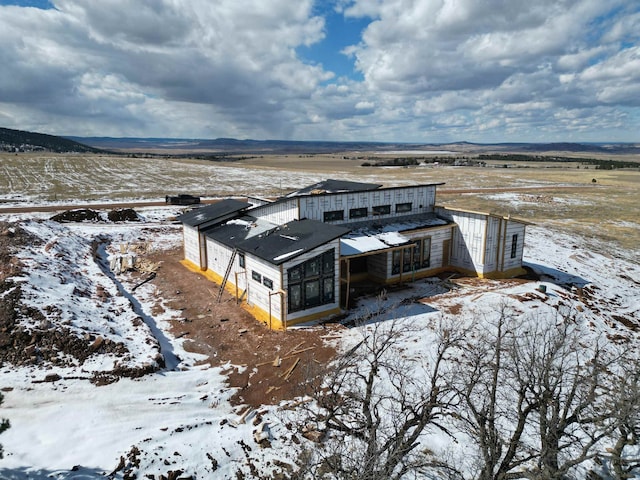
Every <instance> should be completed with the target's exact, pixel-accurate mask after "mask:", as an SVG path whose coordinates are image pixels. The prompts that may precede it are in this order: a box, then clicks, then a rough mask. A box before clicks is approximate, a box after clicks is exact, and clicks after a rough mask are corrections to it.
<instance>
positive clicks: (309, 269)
mask: <svg viewBox="0 0 640 480" xmlns="http://www.w3.org/2000/svg"><path fill="white" fill-rule="evenodd" d="M320 260H321V257H315V258H312V259H311V260H307V261H306V262H304V278H309V277H317V276H318V275H319V274H320V263H321V262H320Z"/></svg>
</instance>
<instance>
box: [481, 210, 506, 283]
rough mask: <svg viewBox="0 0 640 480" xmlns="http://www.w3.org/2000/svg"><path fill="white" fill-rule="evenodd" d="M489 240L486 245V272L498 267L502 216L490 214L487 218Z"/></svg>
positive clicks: (493, 270)
mask: <svg viewBox="0 0 640 480" xmlns="http://www.w3.org/2000/svg"><path fill="white" fill-rule="evenodd" d="M487 222H488V225H487V237H486V238H487V241H486V245H485V256H484V272H485V273H489V272H495V271H496V270H497V269H498V245H499V243H500V225H501V223H502V219H501V218H500V217H492V216H490V217H489V218H488V220H487Z"/></svg>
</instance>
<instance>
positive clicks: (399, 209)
mask: <svg viewBox="0 0 640 480" xmlns="http://www.w3.org/2000/svg"><path fill="white" fill-rule="evenodd" d="M410 211H411V202H409V203H398V204H396V213H403V212H410Z"/></svg>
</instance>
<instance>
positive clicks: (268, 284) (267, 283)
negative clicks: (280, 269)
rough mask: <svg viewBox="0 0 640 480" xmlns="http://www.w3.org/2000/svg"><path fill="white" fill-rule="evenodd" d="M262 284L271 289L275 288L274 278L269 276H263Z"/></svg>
mask: <svg viewBox="0 0 640 480" xmlns="http://www.w3.org/2000/svg"><path fill="white" fill-rule="evenodd" d="M262 284H263V285H264V286H265V287H267V288H268V289H269V290H273V280H271V279H270V278H267V277H262Z"/></svg>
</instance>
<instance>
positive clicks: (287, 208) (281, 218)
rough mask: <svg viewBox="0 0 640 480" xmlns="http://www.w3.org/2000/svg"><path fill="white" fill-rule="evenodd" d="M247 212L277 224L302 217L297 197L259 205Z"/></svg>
mask: <svg viewBox="0 0 640 480" xmlns="http://www.w3.org/2000/svg"><path fill="white" fill-rule="evenodd" d="M247 213H248V214H249V215H253V216H254V217H256V218H262V219H264V220H266V221H268V222H271V223H275V224H277V225H284V224H285V223H287V222H291V221H293V220H299V219H300V218H304V216H300V215H299V212H298V199H297V198H292V199H290V200H284V201H281V202H274V203H269V204H265V205H261V206H259V207H256V208H254V209H251V210H249V211H248V212H247Z"/></svg>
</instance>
